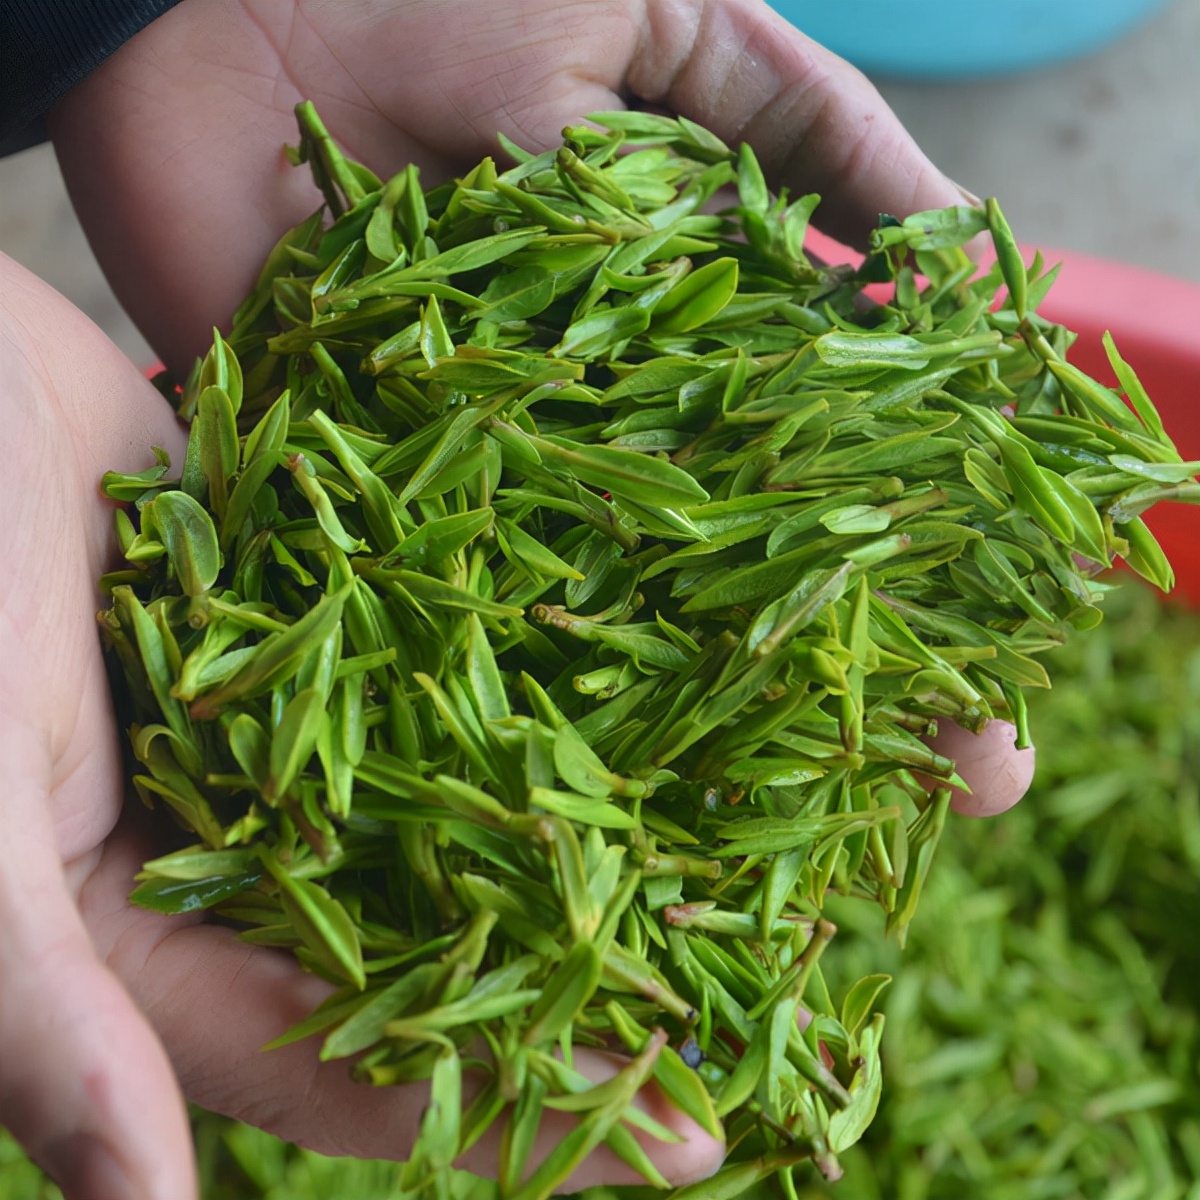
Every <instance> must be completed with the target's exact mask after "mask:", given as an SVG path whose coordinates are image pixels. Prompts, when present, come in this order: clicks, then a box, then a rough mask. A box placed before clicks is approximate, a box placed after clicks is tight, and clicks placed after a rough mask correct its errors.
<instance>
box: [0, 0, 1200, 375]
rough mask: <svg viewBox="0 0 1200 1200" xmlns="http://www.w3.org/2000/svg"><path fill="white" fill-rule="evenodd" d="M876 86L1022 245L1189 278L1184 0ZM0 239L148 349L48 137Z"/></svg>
mask: <svg viewBox="0 0 1200 1200" xmlns="http://www.w3.org/2000/svg"><path fill="white" fill-rule="evenodd" d="M946 2H947V3H950V2H952V0H946ZM974 2H977V3H983V2H989V3H990V2H993V0H974ZM877 82H878V83H879V85H880V87H881V89H882V91H883V93H884V95H885V96H886V97H887V99H888V100H889V102H890V103H891V104H892V106H893V107H894V108H895V109H896V111H897V112H898V113H899V114H900V116H901V118H902V119H903V120H904V121H905V123H906V124H907V125H908V127H909V128H910V129H911V130H912V131H913V133H914V134H915V135H916V137H917V140H918V141H919V142H921V144H922V145H923V146H925V148H926V150H927V151H928V152H929V154H930V155H931V156H932V157H933V159H934V160H935V161H936V162H937V163H938V164H939V165H940V166H941V167H942V168H943V169H944V170H945V171H946V172H947V173H948V174H950V175H951V176H952V177H953V178H955V179H957V180H958V181H959V183H961V184H963V185H964V186H966V187H968V188H970V189H971V190H972V191H974V192H976V193H977V194H978V195H981V196H986V195H989V194H995V195H997V196H999V197H1000V199H1001V202H1002V203H1003V205H1004V208H1005V212H1006V213H1007V215H1008V218H1009V221H1010V223H1011V224H1012V226H1013V228H1014V229H1015V230H1016V232H1017V235H1018V236H1019V237H1020V238H1021V239H1022V240H1023V241H1025V242H1027V243H1033V244H1037V245H1043V246H1046V247H1053V248H1057V249H1066V250H1081V251H1086V252H1088V253H1091V254H1096V255H1101V256H1104V257H1109V258H1116V259H1121V260H1124V261H1126V262H1130V263H1135V264H1138V265H1140V266H1144V267H1150V268H1153V269H1155V270H1159V271H1166V272H1170V273H1172V274H1175V275H1180V276H1183V277H1185V278H1188V279H1192V280H1195V281H1196V282H1198V283H1200V0H1174V3H1172V4H1170V5H1168V7H1167V8H1166V9H1165V10H1163V11H1161V12H1160V13H1159V14H1158V15H1157V16H1155V17H1154V18H1153V19H1152V20H1151V21H1150V22H1149V23H1147V24H1146V25H1144V26H1143V27H1142V28H1140V29H1138V30H1137V31H1135V32H1134V33H1132V34H1130V35H1129V36H1127V37H1126V38H1125V39H1123V40H1122V41H1120V42H1119V43H1116V44H1114V45H1112V46H1110V47H1109V48H1107V49H1105V50H1103V51H1101V52H1100V53H1098V54H1095V55H1092V56H1091V57H1089V58H1086V59H1082V60H1079V61H1076V62H1072V63H1066V64H1063V65H1061V66H1058V67H1054V68H1050V69H1045V70H1041V71H1037V72H1034V73H1031V74H1028V75H1019V76H1011V77H1007V78H1002V79H994V80H984V81H978V82H969V83H953V84H945V83H924V82H904V81H892V80H878V81H877ZM0 249H2V250H3V251H4V252H6V253H7V254H9V255H11V256H12V257H13V258H15V259H17V260H18V261H19V262H21V263H23V264H25V265H26V266H28V267H29V268H31V269H32V270H33V271H35V272H37V273H38V274H39V275H41V276H42V277H43V278H44V279H46V280H48V281H49V282H50V283H52V284H53V285H54V286H55V287H57V288H58V289H59V290H60V291H62V292H63V293H65V294H66V295H67V296H68V297H70V298H71V299H72V300H74V301H75V302H76V303H77V304H79V305H80V306H81V307H82V308H83V309H84V310H85V311H87V312H88V313H89V314H90V315H91V316H92V317H93V319H94V320H96V321H97V322H98V323H99V324H100V325H101V326H102V327H103V328H104V329H105V330H106V331H107V332H108V333H109V334H110V336H112V337H113V338H114V339H115V340H116V341H117V343H118V344H119V345H121V346H122V347H123V348H124V349H125V351H126V352H127V353H128V354H129V355H130V356H131V357H132V358H134V359H135V360H136V361H137V362H139V363H140V364H143V365H147V364H149V363H150V362H152V361H153V355H152V353H151V351H150V349H149V347H148V346H146V344H145V342H144V341H143V340H142V339H141V337H140V336H139V335H138V333H137V331H136V330H135V329H134V327H133V325H132V323H131V322H130V321H129V319H128V317H126V316H125V314H124V312H122V310H121V307H120V305H119V304H118V303H117V301H116V299H115V298H114V297H113V295H112V293H111V292H110V291H109V289H108V287H107V285H106V284H105V282H104V278H103V276H102V275H101V274H100V271H99V268H98V267H97V266H96V263H95V260H94V259H93V258H92V255H91V252H90V250H89V249H88V246H87V242H86V240H85V239H84V237H83V234H82V232H81V231H80V229H79V226H78V224H77V223H76V221H75V218H74V216H73V214H72V212H71V206H70V202H69V201H68V199H67V197H66V193H65V192H64V190H63V186H62V180H61V178H60V176H59V173H58V168H57V165H56V163H55V160H54V154H53V151H52V150H51V149H50V148H49V147H48V146H41V147H36V148H34V149H32V150H26V151H24V152H22V153H20V154H16V155H13V156H11V157H9V158H7V159H3V160H0Z"/></svg>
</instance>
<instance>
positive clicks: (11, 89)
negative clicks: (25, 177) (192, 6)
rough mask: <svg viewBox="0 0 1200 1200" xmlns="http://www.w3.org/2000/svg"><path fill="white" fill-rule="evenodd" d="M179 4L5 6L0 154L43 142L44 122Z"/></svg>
mask: <svg viewBox="0 0 1200 1200" xmlns="http://www.w3.org/2000/svg"><path fill="white" fill-rule="evenodd" d="M178 3H179V0H0V153H4V154H9V153H12V152H13V151H15V150H20V149H24V147H25V146H30V145H33V144H34V143H35V142H37V141H39V140H41V139H42V138H43V137H44V136H45V128H44V126H43V125H42V118H43V117H45V115H46V113H47V112H48V111H49V110H50V109H51V108H52V107H53V106H54V104H55V102H56V101H58V100H59V99H61V98H62V97H63V96H64V95H66V93H67V92H68V91H70V90H71V88H73V87H74V86H75V85H76V84H77V83H79V82H81V81H82V80H83V79H85V78H86V77H87V76H88V75H89V74H91V72H92V71H94V70H95V69H96V68H97V67H98V66H99V65H100V64H101V63H102V62H103V61H104V60H105V59H106V58H107V57H108V56H109V55H110V54H112V53H113V51H114V50H117V49H119V48H120V47H121V46H123V45H124V44H125V43H126V42H127V41H128V40H129V39H130V38H131V37H133V35H134V34H135V33H137V32H138V31H139V30H141V29H144V28H145V27H146V26H147V25H149V24H150V22H151V21H153V20H154V19H155V17H159V16H162V14H163V13H165V12H166V11H167V9H169V8H173V7H174V6H175V5H176V4H178Z"/></svg>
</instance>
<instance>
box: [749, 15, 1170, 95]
mask: <svg viewBox="0 0 1200 1200" xmlns="http://www.w3.org/2000/svg"><path fill="white" fill-rule="evenodd" d="M1168 2H1169V0H771V7H772V8H774V9H775V10H776V11H777V12H779V13H781V14H782V15H783V16H784V17H786V18H787V19H788V20H789V21H791V22H792V24H793V25H795V26H796V27H797V28H798V29H800V30H802V31H803V32H804V33H806V34H807V35H808V36H809V37H811V38H812V39H813V40H814V41H817V42H820V43H821V44H822V45H824V46H827V47H828V48H829V49H830V50H832V51H833V52H834V53H835V54H840V55H841V56H842V57H843V58H846V59H849V61H850V62H852V63H854V65H855V66H857V67H859V68H860V69H861V70H863V71H866V72H867V73H868V74H877V75H892V76H909V77H920V78H938V79H956V78H957V79H963V78H969V77H973V76H977V75H998V74H1005V73H1008V72H1012V71H1024V70H1028V69H1029V68H1032V67H1041V66H1046V65H1047V64H1049V63H1054V62H1059V61H1061V60H1063V59H1068V58H1075V57H1078V56H1079V55H1082V54H1088V53H1090V52H1091V51H1093V50H1096V49H1098V48H1099V47H1100V46H1103V45H1104V44H1105V43H1106V42H1110V41H1112V40H1113V39H1115V38H1118V37H1120V36H1121V35H1122V34H1124V33H1126V32H1128V31H1129V30H1131V29H1133V28H1134V27H1135V26H1137V25H1138V24H1140V23H1141V22H1142V21H1143V20H1145V19H1146V18H1147V17H1149V16H1150V15H1151V14H1152V13H1153V12H1155V11H1157V10H1158V9H1160V8H1162V7H1163V6H1164V5H1165V4H1166V3H1168Z"/></svg>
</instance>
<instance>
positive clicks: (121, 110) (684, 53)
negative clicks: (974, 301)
mask: <svg viewBox="0 0 1200 1200" xmlns="http://www.w3.org/2000/svg"><path fill="white" fill-rule="evenodd" d="M305 98H308V99H312V100H314V101H315V102H316V104H317V106H318V108H319V109H320V111H321V114H322V117H323V118H324V120H325V121H326V123H327V124H328V125H329V127H330V129H331V131H332V132H333V134H334V136H335V137H337V138H338V139H339V140H340V141H341V142H342V143H343V144H344V145H346V146H347V147H348V149H349V151H350V153H351V154H353V155H354V156H356V157H358V158H359V159H361V160H362V161H364V162H366V163H367V164H368V165H370V166H372V167H373V168H374V169H375V170H377V171H379V172H381V173H386V172H391V171H394V170H396V169H399V168H400V167H401V166H403V165H404V164H405V163H406V162H410V161H411V162H415V163H417V164H418V165H419V166H420V167H421V168H422V169H423V170H424V171H425V173H426V178H427V179H441V178H445V177H448V176H450V175H452V174H453V173H454V172H455V171H457V170H458V169H460V168H462V167H463V166H464V165H466V164H468V163H470V162H471V161H473V160H476V159H478V158H479V157H480V156H481V155H483V154H487V153H491V152H493V151H494V149H495V146H496V143H495V135H496V132H497V130H499V131H502V132H504V133H505V134H507V135H508V136H509V137H511V138H513V139H514V140H515V141H516V142H518V143H519V144H522V145H525V146H527V147H530V148H535V149H537V148H542V147H544V146H546V145H549V144H550V143H551V142H554V141H556V140H557V138H558V135H559V131H560V130H561V128H562V126H563V125H564V124H566V123H568V122H571V121H577V120H579V119H580V118H581V117H582V116H584V115H585V114H587V113H589V112H594V111H596V110H600V109H606V108H614V107H623V106H624V104H625V103H626V102H627V101H628V102H633V100H634V98H636V100H637V101H639V102H646V103H652V104H656V105H661V106H663V107H666V108H668V109H673V110H677V111H681V112H684V113H685V114H686V115H688V116H691V117H693V118H695V119H697V120H700V121H702V122H705V123H707V124H709V125H711V126H712V127H713V128H715V129H716V130H717V132H719V133H721V134H723V135H724V136H726V137H728V138H730V139H736V138H738V137H746V138H748V139H749V140H751V141H752V142H753V143H754V144H755V147H756V149H757V150H758V151H759V154H760V156H761V157H762V159H763V161H764V163H765V164H766V166H767V169H768V171H769V172H770V173H771V174H772V175H773V176H774V177H775V178H776V179H777V180H778V181H779V182H780V183H786V184H788V185H790V186H791V187H793V189H796V190H801V189H803V190H809V191H811V190H817V191H820V192H822V193H823V194H825V196H826V203H825V205H824V206H823V210H822V212H821V214H820V216H821V218H822V219H823V220H824V222H825V224H826V227H827V228H828V229H829V230H830V232H833V233H835V234H842V235H844V236H854V235H859V236H861V234H862V232H863V231H864V229H865V228H866V227H868V226H869V225H870V224H872V223H873V221H874V217H875V215H876V214H877V213H878V212H879V211H880V210H887V211H893V212H910V211H912V210H913V209H914V208H921V207H931V206H933V205H936V204H947V203H952V202H955V201H956V199H957V197H958V193H957V192H956V191H955V190H954V189H953V187H952V186H951V185H950V184H949V183H948V182H947V181H946V180H945V179H944V178H943V177H942V176H941V175H940V174H939V173H938V172H937V171H936V170H935V169H934V168H933V167H932V166H931V165H930V164H929V163H928V161H927V160H925V159H924V158H923V156H921V154H920V152H919V151H918V150H917V149H916V147H915V146H914V145H913V143H912V141H911V139H910V138H909V137H908V135H907V134H906V133H905V132H904V130H903V129H902V127H901V126H900V125H899V123H898V122H897V121H896V120H895V118H894V117H893V116H892V114H891V113H890V112H888V110H887V109H886V107H885V106H884V105H883V102H882V101H881V100H880V99H879V97H878V95H877V94H876V93H875V92H874V90H873V89H872V88H871V86H870V85H869V84H868V83H867V82H866V80H865V79H863V78H862V76H860V75H859V74H858V73H857V72H855V71H853V70H852V69H851V68H850V67H848V66H846V64H844V63H841V62H840V61H839V60H836V59H833V58H832V57H831V56H828V55H826V54H825V53H824V52H823V51H821V50H820V48H819V47H816V46H814V45H813V44H812V43H810V42H807V41H806V40H805V39H804V38H802V37H801V36H800V35H799V34H797V33H796V32H795V31H794V30H791V28H790V27H789V26H788V25H786V23H784V22H783V21H782V20H781V19H780V18H779V17H777V16H776V15H775V14H774V13H772V12H771V10H769V9H768V8H767V7H766V5H765V4H764V3H762V0H725V2H724V3H708V4H701V3H699V2H698V0H696V2H693V3H680V2H678V0H657V2H654V0H651V2H645V0H639V2H637V3H635V2H634V0H577V2H576V3H574V4H563V3H562V2H561V0H495V2H493V3H488V4H479V3H478V2H477V0H361V2H358V3H355V4H354V5H347V4H345V3H344V2H341V0H291V2H290V3H270V4H266V3H256V2H255V0H240V2H238V0H189V2H188V3H187V4H183V5H180V6H179V7H178V8H176V9H174V10H172V11H171V12H170V13H168V14H167V16H165V17H163V18H160V19H159V20H158V21H156V22H155V23H154V24H153V25H151V26H150V27H149V28H148V29H146V30H145V31H143V33H142V34H141V35H139V37H137V38H135V39H134V40H133V42H131V43H129V44H128V45H127V46H126V47H125V48H124V49H123V50H122V51H121V52H120V53H118V54H117V55H116V56H114V58H113V59H111V60H109V62H108V63H106V64H105V65H104V66H103V67H101V69H100V70H99V71H97V72H96V74H95V75H94V76H93V77H92V78H91V79H89V80H88V81H87V82H86V83H85V84H83V85H82V86H81V87H80V88H78V89H76V91H75V92H74V93H72V94H71V96H70V97H68V99H67V101H66V102H65V103H64V105H63V106H62V108H61V110H60V111H59V113H58V114H57V116H56V125H55V141H56V145H57V148H58V151H59V155H60V157H61V159H62V161H63V165H64V170H65V172H66V174H67V178H68V182H69V183H70V184H71V187H72V192H73V194H74V196H75V199H76V202H77V205H78V207H79V209H80V213H81V216H82V218H83V220H84V223H85V225H86V226H87V228H88V230H89V234H90V236H91V238H92V241H93V244H94V245H95V247H96V250H97V253H98V255H99V257H100V259H101V262H102V264H103V265H104V266H105V269H106V271H107V273H108V274H109V277H110V279H111V280H112V281H113V283H114V286H115V287H116V289H117V292H118V294H119V295H120V296H121V298H122V300H123V301H124V303H125V304H126V306H127V307H128V308H129V310H130V312H131V314H132V315H133V317H134V319H135V320H136V321H137V322H138V324H139V325H140V326H141V327H142V329H143V331H144V332H145V333H146V334H147V336H148V337H149V338H150V340H151V342H152V343H153V344H154V345H155V347H156V348H157V349H158V350H159V352H160V353H162V354H163V355H164V357H165V359H166V360H167V361H168V362H169V363H171V365H173V366H175V367H177V368H186V367H187V366H188V365H189V363H190V361H191V358H192V356H193V355H194V354H195V353H196V351H197V350H198V349H199V348H201V347H202V346H203V344H204V342H205V340H206V339H207V336H208V330H209V329H210V328H211V327H212V325H214V324H217V325H222V326H224V325H225V324H226V323H227V322H228V320H229V317H230V315H231V313H232V311H233V309H234V307H235V306H236V305H237V303H238V301H239V300H240V299H241V297H242V295H244V294H245V292H246V291H247V290H248V288H249V285H250V284H251V283H252V281H253V279H254V276H255V274H256V271H257V265H258V264H259V263H260V262H261V261H262V260H263V258H264V256H265V255H266V253H267V251H268V250H269V249H270V247H271V245H272V244H273V242H274V241H275V239H276V238H277V237H278V236H279V235H280V234H281V233H282V232H283V230H284V229H286V228H287V227H289V226H290V225H292V224H295V223H296V222H297V221H299V220H300V219H301V218H302V217H304V216H305V215H307V213H308V212H310V211H311V210H312V209H313V208H314V207H315V206H316V203H317V196H316V194H315V192H314V191H313V190H312V188H311V185H310V184H309V182H308V180H307V178H306V176H305V175H304V173H302V172H297V171H294V170H292V169H291V168H289V167H288V166H287V165H286V161H285V160H284V157H283V155H282V154H281V152H280V147H281V146H282V145H283V144H284V143H285V142H288V141H294V140H295V123H294V119H293V117H292V111H291V110H292V107H293V106H294V104H295V103H296V102H297V101H299V100H301V99H305Z"/></svg>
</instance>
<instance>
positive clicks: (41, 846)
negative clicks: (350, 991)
mask: <svg viewBox="0 0 1200 1200" xmlns="http://www.w3.org/2000/svg"><path fill="white" fill-rule="evenodd" d="M0 762H4V763H5V764H6V771H5V774H6V775H7V777H8V783H7V785H6V787H5V792H4V794H3V796H0V845H2V846H3V847H4V859H3V862H2V863H0V1125H3V1126H5V1127H7V1128H8V1129H10V1130H11V1131H12V1133H13V1134H14V1135H15V1137H16V1138H17V1139H18V1141H20V1142H21V1143H22V1144H23V1145H24V1146H25V1148H26V1150H27V1151H28V1152H29V1153H30V1155H31V1156H32V1157H33V1158H34V1159H35V1160H36V1161H37V1162H38V1163H39V1164H40V1165H41V1166H42V1167H43V1168H44V1169H45V1170H46V1171H47V1172H48V1173H49V1174H50V1175H52V1176H53V1177H54V1178H55V1179H56V1180H57V1182H58V1183H59V1184H60V1186H61V1187H62V1189H63V1191H64V1192H65V1193H66V1196H67V1200H191V1198H192V1197H194V1196H195V1194H196V1185H195V1182H194V1170H193V1166H192V1148H191V1138H190V1135H189V1132H188V1126H187V1116H186V1112H185V1110H184V1106H183V1103H182V1098H181V1096H180V1094H179V1090H178V1087H177V1086H176V1083H175V1080H174V1077H173V1075H172V1072H171V1067H170V1064H169V1063H168V1060H167V1056H166V1054H165V1053H164V1051H163V1048H162V1046H161V1045H160V1044H159V1042H158V1040H157V1038H156V1037H155V1035H154V1034H153V1033H152V1032H151V1030H150V1028H149V1026H148V1025H147V1024H146V1022H145V1020H144V1019H143V1017H142V1015H141V1014H140V1013H139V1012H138V1010H137V1009H136V1008H135V1007H134V1005H133V1003H132V1001H131V1000H130V998H129V996H128V995H127V993H126V992H125V990H124V989H123V988H122V987H121V985H120V984H119V983H118V982H117V980H116V979H115V978H114V977H113V976H112V975H111V974H110V973H109V972H108V971H107V970H106V969H105V968H104V967H103V966H102V965H101V963H100V962H99V961H98V959H97V957H96V954H95V952H94V950H93V948H92V945H91V942H90V940H89V938H88V936H87V933H86V931H85V929H84V927H83V923H82V921H81V919H80V916H79V913H78V910H77V909H76V907H75V904H74V902H73V899H72V897H71V894H70V891H69V890H68V886H67V882H66V879H65V877H64V872H63V868H62V865H61V863H60V861H59V856H58V853H57V847H56V844H55V831H54V825H53V821H52V819H51V816H50V786H51V774H52V768H51V765H50V758H49V755H48V754H47V753H45V752H44V751H43V750H42V749H41V748H39V747H38V745H37V739H36V738H35V737H34V736H32V735H31V734H30V732H29V731H28V730H21V731H18V730H17V728H16V727H15V725H14V724H13V723H12V722H11V721H10V720H8V719H7V718H5V719H4V720H3V721H2V722H0Z"/></svg>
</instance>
